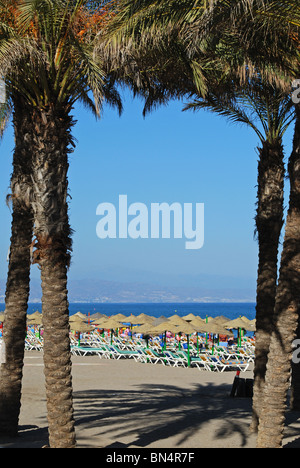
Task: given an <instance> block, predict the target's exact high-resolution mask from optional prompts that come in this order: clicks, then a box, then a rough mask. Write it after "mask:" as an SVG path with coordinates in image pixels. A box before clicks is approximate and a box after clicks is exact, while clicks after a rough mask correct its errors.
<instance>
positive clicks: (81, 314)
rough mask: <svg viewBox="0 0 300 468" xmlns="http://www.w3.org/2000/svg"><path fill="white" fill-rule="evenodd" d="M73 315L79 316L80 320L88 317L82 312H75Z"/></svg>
mask: <svg viewBox="0 0 300 468" xmlns="http://www.w3.org/2000/svg"><path fill="white" fill-rule="evenodd" d="M73 317H79V318H81V319H82V320H87V319H88V317H87V315H86V314H83V313H82V312H76V314H74V315H73Z"/></svg>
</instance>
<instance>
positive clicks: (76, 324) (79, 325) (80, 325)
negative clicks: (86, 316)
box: [70, 320, 94, 333]
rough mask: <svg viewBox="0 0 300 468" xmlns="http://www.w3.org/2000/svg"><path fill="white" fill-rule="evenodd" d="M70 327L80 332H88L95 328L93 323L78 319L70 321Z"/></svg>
mask: <svg viewBox="0 0 300 468" xmlns="http://www.w3.org/2000/svg"><path fill="white" fill-rule="evenodd" d="M70 329H71V330H72V331H75V332H80V333H88V332H91V331H93V330H94V328H93V327H92V326H91V325H89V324H87V323H85V322H83V321H76V320H74V321H73V322H71V323H70Z"/></svg>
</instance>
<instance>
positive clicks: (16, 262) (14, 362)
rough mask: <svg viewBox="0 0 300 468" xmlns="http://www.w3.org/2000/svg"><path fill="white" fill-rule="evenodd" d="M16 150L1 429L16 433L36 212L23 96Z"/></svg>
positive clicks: (0, 398) (17, 120)
mask: <svg viewBox="0 0 300 468" xmlns="http://www.w3.org/2000/svg"><path fill="white" fill-rule="evenodd" d="M12 100H13V101H14V106H13V109H14V111H13V124H14V129H15V150H14V155H13V174H12V177H11V195H10V198H11V203H12V223H11V243H10V255H9V267H8V276H7V285H6V298H5V324H4V341H5V344H6V364H2V365H1V373H0V376H1V378H0V433H1V434H5V435H16V433H17V428H18V419H19V411H20V400H21V381H22V369H23V359H24V344H25V335H26V313H27V303H28V296H29V275H30V264H31V261H30V246H31V242H32V232H33V213H32V208H31V205H30V200H29V193H30V186H31V177H30V175H31V163H30V154H31V147H30V141H29V139H28V133H27V128H28V125H30V124H31V121H30V116H29V115H28V114H26V113H24V107H23V105H22V102H21V101H20V99H16V98H14V99H12Z"/></svg>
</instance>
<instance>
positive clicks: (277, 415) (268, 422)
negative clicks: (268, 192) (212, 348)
mask: <svg viewBox="0 0 300 468" xmlns="http://www.w3.org/2000/svg"><path fill="white" fill-rule="evenodd" d="M296 115H297V120H296V125H295V135H294V145H293V151H292V154H291V157H290V159H289V164H288V170H289V179H290V185H291V189H290V200H289V210H288V216H287V221H286V227H285V239H284V243H283V251H282V257H281V267H280V276H279V283H278V287H277V294H276V304H275V327H274V331H273V333H272V337H271V342H270V351H269V355H268V363H267V371H266V377H265V391H264V398H263V407H262V409H261V413H260V422H259V427H258V447H260V448H262V447H264V448H278V447H281V446H282V440H283V429H284V422H285V410H286V401H287V392H288V389H289V387H290V373H291V360H292V352H293V347H292V343H293V340H294V339H295V337H296V331H297V326H298V320H299V304H300V269H299V262H300V250H299V245H300V170H299V168H300V109H299V105H297V106H296Z"/></svg>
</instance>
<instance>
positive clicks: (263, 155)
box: [185, 79, 295, 432]
mask: <svg viewBox="0 0 300 468" xmlns="http://www.w3.org/2000/svg"><path fill="white" fill-rule="evenodd" d="M188 109H191V110H195V111H196V110H200V109H207V110H209V111H212V112H214V113H217V114H218V115H221V116H224V117H226V118H228V119H229V121H231V122H234V123H243V124H246V125H248V126H249V127H250V128H252V129H253V130H254V131H255V133H256V134H257V136H258V138H259V140H260V143H261V147H259V148H258V154H259V161H258V191H257V215H256V233H257V238H258V245H259V266H258V276H257V298H256V346H255V354H256V358H255V368H254V396H253V415H252V416H253V419H252V425H251V429H252V430H253V431H254V432H256V431H257V428H258V422H259V414H260V405H261V402H262V398H263V389H264V378H265V372H266V364H267V356H268V351H269V344H270V339H271V333H272V330H273V328H272V324H273V318H274V307H275V297H276V287H277V272H278V247H279V240H280V235H281V230H282V227H283V218H284V205H283V202H284V200H283V198H284V197H283V195H284V176H285V167H284V150H283V145H282V139H283V136H284V134H285V132H286V130H287V129H288V127H289V125H290V124H291V123H292V121H293V120H294V119H295V112H294V106H293V103H292V101H291V99H290V96H286V95H284V94H283V93H282V92H281V91H280V90H277V89H276V88H275V87H273V86H271V85H270V84H268V83H263V82H262V81H261V79H255V80H254V79H252V80H251V82H249V83H248V85H247V86H244V87H243V88H241V87H240V86H233V85H231V88H230V86H229V89H228V92H227V93H226V94H225V93H224V91H223V92H222V94H221V95H218V94H214V93H213V92H210V93H208V95H207V97H206V98H205V99H196V100H194V101H193V102H191V103H189V104H188V105H187V106H186V107H185V110H188Z"/></svg>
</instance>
